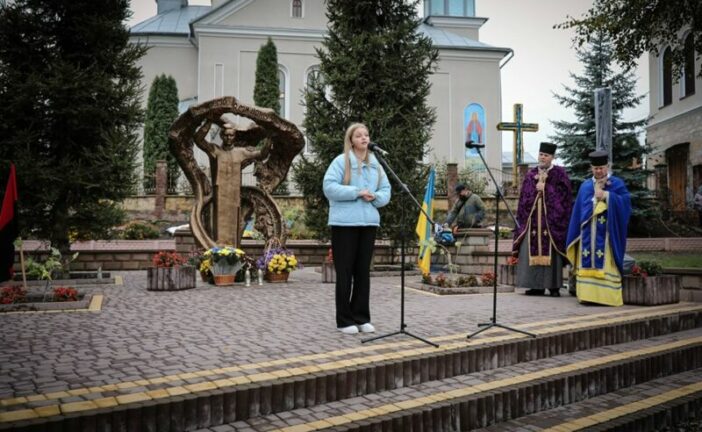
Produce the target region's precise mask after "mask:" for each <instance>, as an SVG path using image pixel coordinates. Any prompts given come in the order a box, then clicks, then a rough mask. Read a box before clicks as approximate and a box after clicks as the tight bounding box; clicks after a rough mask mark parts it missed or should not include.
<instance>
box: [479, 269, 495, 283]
mask: <svg viewBox="0 0 702 432" xmlns="http://www.w3.org/2000/svg"><path fill="white" fill-rule="evenodd" d="M480 280H481V281H482V282H483V286H492V284H493V283H495V273H493V272H491V271H487V272H485V273H483V275H482V276H481V277H480Z"/></svg>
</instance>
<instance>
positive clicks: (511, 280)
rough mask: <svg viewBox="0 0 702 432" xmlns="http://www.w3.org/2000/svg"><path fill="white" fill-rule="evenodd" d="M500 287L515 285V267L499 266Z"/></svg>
mask: <svg viewBox="0 0 702 432" xmlns="http://www.w3.org/2000/svg"><path fill="white" fill-rule="evenodd" d="M499 283H500V285H512V286H515V285H517V266H516V265H506V264H500V279H499Z"/></svg>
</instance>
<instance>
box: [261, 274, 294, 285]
mask: <svg viewBox="0 0 702 432" xmlns="http://www.w3.org/2000/svg"><path fill="white" fill-rule="evenodd" d="M289 276H290V273H288V272H282V273H271V272H266V280H267V281H268V282H270V283H283V282H287V281H288V277H289Z"/></svg>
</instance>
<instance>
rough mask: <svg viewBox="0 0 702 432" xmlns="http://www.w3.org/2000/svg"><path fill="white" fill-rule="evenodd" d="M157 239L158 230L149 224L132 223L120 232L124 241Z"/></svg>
mask: <svg viewBox="0 0 702 432" xmlns="http://www.w3.org/2000/svg"><path fill="white" fill-rule="evenodd" d="M158 237H159V233H158V230H157V229H156V228H154V227H153V226H152V225H150V224H146V223H142V222H132V223H130V224H129V225H127V227H126V228H125V229H124V231H123V232H122V238H123V239H125V240H149V239H157V238H158Z"/></svg>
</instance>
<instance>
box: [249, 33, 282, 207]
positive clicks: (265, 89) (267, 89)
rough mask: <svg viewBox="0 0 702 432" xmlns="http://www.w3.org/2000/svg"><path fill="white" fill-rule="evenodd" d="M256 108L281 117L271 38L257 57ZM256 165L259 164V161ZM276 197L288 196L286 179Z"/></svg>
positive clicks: (276, 51) (276, 66)
mask: <svg viewBox="0 0 702 432" xmlns="http://www.w3.org/2000/svg"><path fill="white" fill-rule="evenodd" d="M254 103H255V104H256V106H259V107H263V108H270V109H272V110H273V111H275V113H276V114H278V115H280V89H279V78H278V50H277V49H276V47H275V44H274V43H273V40H272V39H271V38H270V37H269V38H268V41H267V42H266V43H265V44H264V45H261V48H260V49H259V50H258V56H257V57H256V85H255V87H254ZM256 163H259V162H258V161H257V162H256ZM273 193H274V194H276V195H287V194H288V181H287V179H284V180H283V181H281V182H280V184H278V187H276V188H275V191H273Z"/></svg>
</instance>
